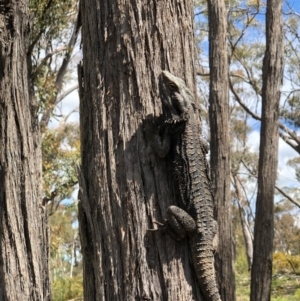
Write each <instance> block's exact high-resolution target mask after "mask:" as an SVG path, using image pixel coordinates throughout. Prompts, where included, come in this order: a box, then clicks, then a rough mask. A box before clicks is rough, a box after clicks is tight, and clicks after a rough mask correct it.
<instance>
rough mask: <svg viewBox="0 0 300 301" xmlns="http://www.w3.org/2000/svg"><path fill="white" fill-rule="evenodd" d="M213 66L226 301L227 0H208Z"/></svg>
mask: <svg viewBox="0 0 300 301" xmlns="http://www.w3.org/2000/svg"><path fill="white" fill-rule="evenodd" d="M208 17H209V65H210V95H209V105H210V106H209V120H210V132H211V142H210V152H211V176H212V181H213V192H214V195H215V203H216V217H217V221H218V225H219V251H218V252H217V254H216V268H217V276H218V282H219V287H220V294H221V298H222V300H223V301H226V300H228V301H233V300H235V279H234V272H233V260H232V258H233V250H232V224H231V193H230V144H229V143H230V141H229V125H228V124H229V123H228V122H229V121H228V118H229V116H228V114H229V101H228V95H229V94H228V93H229V92H228V71H229V70H228V55H227V42H226V35H227V26H226V17H227V12H226V8H225V3H224V0H216V1H212V0H209V1H208Z"/></svg>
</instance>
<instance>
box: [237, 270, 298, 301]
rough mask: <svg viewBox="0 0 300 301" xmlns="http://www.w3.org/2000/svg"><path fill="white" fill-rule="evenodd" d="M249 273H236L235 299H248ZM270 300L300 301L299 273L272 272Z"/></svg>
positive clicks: (241, 300) (243, 300)
mask: <svg viewBox="0 0 300 301" xmlns="http://www.w3.org/2000/svg"><path fill="white" fill-rule="evenodd" d="M249 295H250V273H248V272H246V273H242V274H239V273H237V274H236V300H237V301H249V299H250V298H249ZM271 301H300V275H296V274H276V273H275V274H274V275H273V280H272V293H271Z"/></svg>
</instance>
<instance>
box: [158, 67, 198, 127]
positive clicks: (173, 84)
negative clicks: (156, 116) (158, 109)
mask: <svg viewBox="0 0 300 301" xmlns="http://www.w3.org/2000/svg"><path fill="white" fill-rule="evenodd" d="M158 79H159V91H160V97H161V102H162V108H163V112H164V115H165V118H166V121H165V122H167V123H176V122H182V121H186V120H188V119H189V116H190V113H191V110H192V111H193V112H194V109H195V105H194V101H193V99H194V98H193V95H192V93H191V92H190V90H189V89H188V88H187V86H186V84H185V82H184V81H183V80H182V79H181V78H179V77H176V76H174V75H173V74H171V73H170V72H168V71H162V73H161V74H160V76H159V78H158Z"/></svg>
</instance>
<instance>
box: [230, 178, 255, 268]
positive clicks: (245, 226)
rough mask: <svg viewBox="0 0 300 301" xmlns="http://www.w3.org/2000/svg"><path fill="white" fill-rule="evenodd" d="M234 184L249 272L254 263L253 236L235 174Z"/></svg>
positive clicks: (238, 180) (240, 187) (239, 184)
mask: <svg viewBox="0 0 300 301" xmlns="http://www.w3.org/2000/svg"><path fill="white" fill-rule="evenodd" d="M232 180H233V181H232V182H233V185H234V188H235V194H236V198H237V202H238V207H239V213H240V218H241V225H242V230H243V236H244V242H245V248H246V256H247V262H248V270H249V271H250V270H251V267H252V261H253V234H252V232H251V228H250V225H249V223H248V221H247V218H246V214H245V209H244V207H245V204H246V200H245V197H244V194H243V191H242V186H241V182H240V179H239V177H238V176H237V175H236V174H235V175H233V176H232Z"/></svg>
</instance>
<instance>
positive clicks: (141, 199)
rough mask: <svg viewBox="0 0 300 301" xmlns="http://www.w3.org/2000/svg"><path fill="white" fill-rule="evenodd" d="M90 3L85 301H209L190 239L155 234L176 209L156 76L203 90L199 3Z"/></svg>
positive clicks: (83, 77) (83, 205) (84, 4)
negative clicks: (152, 132) (197, 65)
mask: <svg viewBox="0 0 300 301" xmlns="http://www.w3.org/2000/svg"><path fill="white" fill-rule="evenodd" d="M146 2H147V3H145V1H143V0H138V1H129V0H125V1H122V2H120V1H117V0H105V1H104V0H103V1H97V0H83V1H81V12H82V38H83V65H82V66H79V68H78V69H79V80H80V99H81V101H80V122H81V145H82V169H81V172H80V186H81V188H80V196H79V197H80V200H81V201H80V203H79V223H80V235H81V242H82V252H83V269H84V292H85V293H84V298H85V300H115V301H118V300H126V301H127V300H203V299H202V298H201V296H200V292H199V288H198V283H197V279H196V276H195V272H194V269H193V267H192V265H191V262H190V258H189V249H188V243H187V241H186V240H184V241H182V242H175V241H173V240H172V239H171V238H170V237H169V236H168V235H167V234H165V233H163V232H154V233H153V232H149V231H147V229H149V228H154V227H156V226H155V224H154V223H153V221H154V220H156V221H163V219H164V218H165V217H166V209H167V207H168V206H169V205H170V204H177V198H176V193H175V192H174V191H176V189H175V184H174V177H173V171H172V169H171V168H170V165H171V163H172V162H171V160H170V159H167V160H164V159H160V158H158V156H157V155H156V154H155V153H154V151H153V150H152V148H151V147H150V145H149V144H148V143H147V141H146V138H145V134H144V131H143V121H144V119H145V118H146V117H147V116H148V115H150V114H152V115H154V116H158V115H160V114H161V101H160V99H159V95H158V75H159V74H160V72H161V70H164V69H166V70H169V71H170V72H172V73H173V74H174V75H176V76H180V77H182V78H183V79H185V81H186V83H187V85H188V86H189V88H190V89H191V91H193V92H194V93H195V91H196V87H195V83H196V81H195V72H194V48H195V46H194V35H193V6H192V2H191V1H187V0H175V1H158V0H155V1H154V0H153V1H146Z"/></svg>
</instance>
